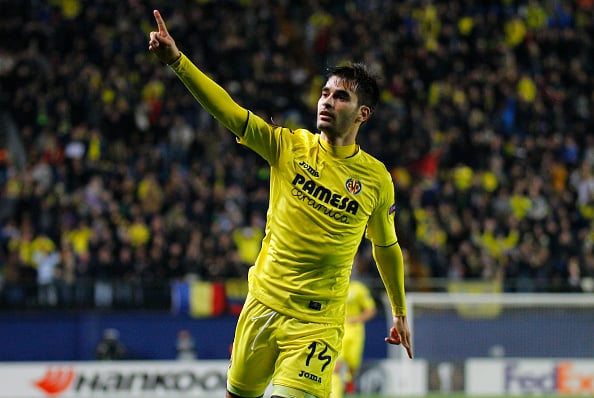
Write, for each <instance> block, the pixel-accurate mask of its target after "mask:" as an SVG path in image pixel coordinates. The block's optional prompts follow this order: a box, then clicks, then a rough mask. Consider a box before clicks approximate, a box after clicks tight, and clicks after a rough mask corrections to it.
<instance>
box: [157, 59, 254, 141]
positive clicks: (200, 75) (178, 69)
mask: <svg viewBox="0 0 594 398" xmlns="http://www.w3.org/2000/svg"><path fill="white" fill-rule="evenodd" d="M169 66H170V67H171V69H172V70H173V72H175V74H176V75H177V77H178V78H179V79H180V80H181V81H182V83H183V84H184V85H185V86H186V87H187V88H188V90H190V92H191V93H192V95H193V96H194V98H196V100H197V101H198V102H199V103H200V105H202V107H203V108H204V109H206V111H207V112H208V113H210V114H211V115H212V116H213V117H214V118H215V119H217V120H218V121H219V122H221V123H222V124H223V126H225V127H226V128H227V129H229V130H230V131H231V132H232V133H233V134H235V135H236V136H238V137H241V136H242V135H243V131H244V129H245V126H246V122H247V118H248V110H247V109H245V108H243V107H242V106H240V105H239V104H238V103H236V102H235V101H234V100H233V98H231V96H230V95H229V93H227V91H225V89H223V88H222V87H221V86H219V85H218V84H217V83H216V82H215V81H214V80H212V79H211V78H209V77H208V76H206V74H204V72H202V71H201V70H200V69H198V67H196V65H194V64H193V63H192V61H190V60H189V59H188V57H186V56H185V55H184V54H183V53H182V54H181V56H180V57H179V59H178V60H177V61H175V62H174V63H172V64H171V65H169Z"/></svg>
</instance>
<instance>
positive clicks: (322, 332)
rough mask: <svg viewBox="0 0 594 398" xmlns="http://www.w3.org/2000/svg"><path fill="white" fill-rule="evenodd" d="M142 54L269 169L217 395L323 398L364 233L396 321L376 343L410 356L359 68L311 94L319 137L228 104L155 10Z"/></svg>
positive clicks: (369, 106)
mask: <svg viewBox="0 0 594 398" xmlns="http://www.w3.org/2000/svg"><path fill="white" fill-rule="evenodd" d="M154 16H155V19H156V22H157V30H156V31H152V32H150V37H149V46H148V47H149V51H151V52H153V53H154V54H155V55H156V56H157V57H158V58H159V60H161V61H162V62H163V63H166V64H167V65H169V67H170V68H171V70H173V72H175V74H176V75H177V77H178V78H179V79H180V80H181V81H182V82H183V84H184V85H185V86H186V87H187V88H188V90H189V91H190V92H191V93H192V95H193V96H194V98H195V99H196V100H197V101H198V102H199V103H200V105H201V106H202V107H203V108H204V109H205V110H206V111H208V112H209V113H210V114H211V115H212V116H213V117H214V118H215V119H217V120H218V121H219V122H220V123H222V124H223V125H224V126H225V127H226V128H227V129H228V130H230V131H231V132H232V133H233V134H235V136H236V137H237V141H238V142H239V143H241V144H243V145H246V146H247V147H249V148H251V149H252V150H253V151H255V152H256V153H258V154H259V155H260V156H262V157H263V158H264V159H265V160H266V161H267V162H268V163H269V165H270V204H269V210H268V213H267V220H266V228H265V232H266V233H265V237H264V239H263V241H262V248H261V250H260V253H259V255H258V257H257V259H256V262H255V264H254V266H252V267H251V268H250V272H249V276H248V281H249V293H248V296H247V298H246V302H245V304H244V307H243V310H242V312H241V314H240V316H239V319H238V322H237V327H236V330H235V337H234V341H233V350H232V353H231V362H230V365H229V371H228V374H227V397H231V398H233V397H245V398H253V397H261V396H262V395H263V394H264V391H265V390H266V387H267V386H268V384H269V383H270V382H271V381H272V393H271V396H272V397H283V398H289V397H295V398H322V397H328V396H329V394H330V389H331V384H332V373H333V370H334V365H335V363H336V359H337V356H338V353H339V351H340V347H341V342H342V336H343V332H344V317H345V313H344V311H345V300H346V297H347V292H348V285H349V276H350V272H351V264H352V262H353V258H354V257H355V254H356V252H357V249H358V247H359V244H360V241H361V238H362V237H363V235H364V234H365V236H366V237H367V238H368V239H369V240H370V241H371V242H372V243H373V256H374V259H375V262H376V263H377V266H378V270H379V272H380V275H381V277H382V279H383V282H384V285H385V287H386V291H387V293H388V297H389V298H390V303H391V306H392V311H393V314H394V325H393V327H392V328H391V329H390V335H389V336H388V337H386V338H385V340H386V341H387V342H388V343H390V344H402V346H403V347H404V348H405V349H406V351H407V353H408V356H409V357H411V358H412V356H413V354H412V347H411V341H410V330H409V326H408V322H407V319H406V303H405V292H404V271H403V268H404V266H403V258H402V251H401V249H400V246H399V244H398V239H397V236H396V232H395V226H394V211H395V205H394V186H393V183H392V179H391V176H390V174H389V173H388V171H387V170H386V168H385V166H384V165H383V164H382V163H380V162H379V161H378V160H376V159H375V158H373V157H372V156H371V155H369V154H367V153H366V152H365V151H363V150H362V149H361V148H360V147H359V146H358V145H357V144H356V140H355V139H356V137H357V133H358V132H359V128H360V127H361V125H362V124H363V123H364V122H366V121H367V120H368V119H369V117H370V116H371V114H372V111H373V110H374V107H375V105H376V103H377V101H378V98H379V89H378V85H377V83H376V80H375V79H374V78H373V77H372V76H370V75H369V74H368V72H367V70H366V68H365V67H364V66H362V65H359V64H347V65H342V66H338V67H335V68H333V69H332V70H330V72H329V74H328V79H327V81H326V84H325V85H324V87H323V88H322V90H321V96H320V99H319V101H318V110H317V128H318V130H319V133H316V134H314V133H312V132H310V131H308V130H305V129H296V130H291V129H289V128H285V127H281V126H275V125H272V124H270V123H267V122H266V121H264V120H263V119H262V118H261V117H259V116H257V115H255V114H254V113H252V112H251V111H249V110H247V109H245V108H243V107H242V106H240V105H239V104H237V103H236V102H235V101H234V100H233V99H232V98H231V97H230V95H229V94H228V93H227V92H226V91H225V90H224V89H223V88H222V87H221V86H220V85H218V84H217V83H216V82H214V81H213V80H211V79H210V78H209V77H207V75H206V74H205V73H203V72H202V71H201V70H200V69H198V67H197V66H196V65H195V64H194V63H192V62H191V61H190V60H189V59H188V58H187V57H186V56H185V55H184V54H183V53H181V52H180V50H179V49H178V47H177V45H176V43H175V41H174V39H173V38H172V37H171V35H170V34H169V32H168V31H167V28H166V25H165V22H164V21H163V18H162V17H161V14H160V13H159V11H158V10H155V11H154Z"/></svg>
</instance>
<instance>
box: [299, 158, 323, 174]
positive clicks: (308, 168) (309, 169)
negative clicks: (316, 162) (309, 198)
mask: <svg viewBox="0 0 594 398" xmlns="http://www.w3.org/2000/svg"><path fill="white" fill-rule="evenodd" d="M299 166H301V168H302V169H303V170H305V171H307V172H308V173H309V174H311V175H312V176H314V177H319V176H320V173H319V172H318V171H317V170H316V169H314V168H313V167H311V166H310V165H309V164H308V163H307V162H305V161H303V160H302V161H301V162H299Z"/></svg>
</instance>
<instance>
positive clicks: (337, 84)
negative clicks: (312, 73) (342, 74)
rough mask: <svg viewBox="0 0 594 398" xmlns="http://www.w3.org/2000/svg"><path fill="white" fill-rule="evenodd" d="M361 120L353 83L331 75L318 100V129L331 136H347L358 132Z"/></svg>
mask: <svg viewBox="0 0 594 398" xmlns="http://www.w3.org/2000/svg"><path fill="white" fill-rule="evenodd" d="M360 121H361V107H360V106H359V105H358V99H357V94H356V93H355V91H354V87H353V85H352V84H349V82H348V81H345V80H343V79H340V78H339V77H337V76H331V77H330V78H329V79H328V81H327V82H326V85H325V86H324V87H323V88H322V95H321V96H320V99H319V100H318V119H317V127H318V129H319V130H320V131H323V132H324V133H325V134H326V135H328V136H330V137H335V138H338V137H345V136H347V135H349V134H351V133H353V132H356V130H357V128H358V125H359V124H360Z"/></svg>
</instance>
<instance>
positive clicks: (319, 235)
mask: <svg viewBox="0 0 594 398" xmlns="http://www.w3.org/2000/svg"><path fill="white" fill-rule="evenodd" d="M238 141H239V142H240V143H242V144H244V145H246V146H248V147H249V148H251V149H252V150H254V151H255V152H256V153H258V154H259V155H261V156H262V157H263V158H264V159H266V160H267V161H268V163H269V164H270V167H271V172H270V180H271V181H270V204H269V209H268V213H267V223H266V235H265V237H264V240H263V242H262V249H261V251H260V253H259V255H258V258H257V260H256V263H255V265H254V266H253V267H252V268H251V269H250V273H249V284H250V291H251V292H252V294H253V295H254V297H255V298H256V299H258V300H259V301H261V302H262V303H264V304H265V305H267V306H269V307H270V308H272V309H274V310H276V311H278V312H280V313H284V314H287V315H290V316H294V317H296V318H298V319H302V320H305V321H309V322H327V323H342V322H343V321H344V314H345V299H346V296H347V291H348V285H349V278H350V272H351V265H352V262H353V258H354V256H355V254H356V251H357V249H358V247H359V243H360V241H361V239H362V237H363V235H364V233H366V234H367V238H369V239H370V240H371V241H372V242H373V243H374V244H376V245H379V246H389V245H392V244H394V243H395V242H396V241H397V238H396V232H395V227H394V214H393V212H394V186H393V183H392V179H391V176H390V174H389V173H388V171H387V170H386V168H385V166H384V165H383V164H382V163H381V162H380V161H378V160H377V159H375V158H374V157H372V156H371V155H369V154H367V153H366V152H364V151H363V150H360V149H358V148H356V147H354V146H352V147H333V146H331V145H329V144H328V143H326V142H324V141H322V140H320V135H319V134H313V133H311V132H310V131H308V130H304V129H298V130H290V129H287V128H284V127H279V126H273V125H271V124H269V123H267V122H265V121H264V120H263V119H262V118H260V117H258V116H256V115H254V114H253V113H251V112H250V114H249V118H248V121H247V125H246V129H245V132H244V134H243V136H242V137H240V138H238ZM345 148H346V149H347V150H350V152H351V153H353V152H355V154H354V155H351V156H346V154H344V152H345ZM357 149H358V150H357ZM341 152H342V153H341Z"/></svg>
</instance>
